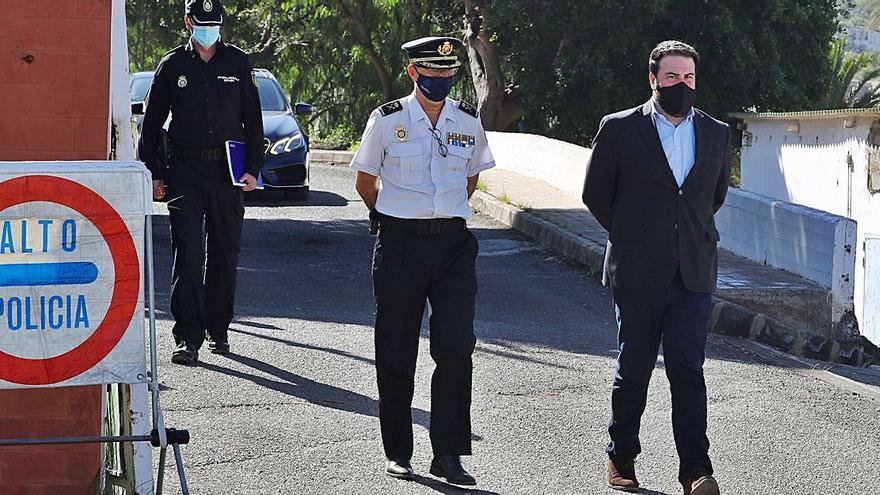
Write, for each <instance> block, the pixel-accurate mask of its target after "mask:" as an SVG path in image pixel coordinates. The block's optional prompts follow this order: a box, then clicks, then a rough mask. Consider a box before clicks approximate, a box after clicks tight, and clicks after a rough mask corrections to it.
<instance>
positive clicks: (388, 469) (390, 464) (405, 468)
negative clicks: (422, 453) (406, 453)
mask: <svg viewBox="0 0 880 495" xmlns="http://www.w3.org/2000/svg"><path fill="white" fill-rule="evenodd" d="M385 474H387V475H388V476H391V477H392V478H398V479H402V480H411V479H413V478H414V476H415V474H414V473H413V468H412V464H410V463H409V461H395V460H394V459H388V460H386V461H385Z"/></svg>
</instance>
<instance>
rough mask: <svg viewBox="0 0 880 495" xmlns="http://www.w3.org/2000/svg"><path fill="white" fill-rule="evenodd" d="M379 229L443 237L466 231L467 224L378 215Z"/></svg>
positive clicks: (458, 219)
mask: <svg viewBox="0 0 880 495" xmlns="http://www.w3.org/2000/svg"><path fill="white" fill-rule="evenodd" d="M378 218H379V228H380V229H382V228H386V227H389V228H391V229H398V228H399V229H403V230H408V231H410V232H415V233H416V234H421V235H443V234H454V233H456V232H462V231H464V230H466V229H467V222H466V221H465V219H464V218H458V217H456V218H430V219H408V218H397V217H389V216H388V215H383V214H381V213H379V214H378Z"/></svg>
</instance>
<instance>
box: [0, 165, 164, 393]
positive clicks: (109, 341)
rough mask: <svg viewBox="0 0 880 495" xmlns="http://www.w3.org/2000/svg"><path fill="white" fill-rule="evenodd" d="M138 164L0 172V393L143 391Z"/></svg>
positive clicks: (141, 179) (146, 196)
mask: <svg viewBox="0 0 880 495" xmlns="http://www.w3.org/2000/svg"><path fill="white" fill-rule="evenodd" d="M150 214H152V203H151V179H150V173H149V172H148V171H147V170H146V169H145V168H144V167H143V165H141V164H140V163H137V162H49V163H38V162H31V163H3V165H2V166H0V389H2V388H24V387H55V386H68V385H87V384H102V383H136V382H144V381H146V361H145V352H144V319H143V314H144V301H143V280H144V272H143V271H144V267H143V263H142V260H143V246H144V217H145V215H150Z"/></svg>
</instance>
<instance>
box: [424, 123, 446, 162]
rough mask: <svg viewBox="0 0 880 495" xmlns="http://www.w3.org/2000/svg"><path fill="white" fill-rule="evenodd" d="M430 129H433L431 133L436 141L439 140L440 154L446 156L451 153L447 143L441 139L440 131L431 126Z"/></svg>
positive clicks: (438, 149) (438, 148)
mask: <svg viewBox="0 0 880 495" xmlns="http://www.w3.org/2000/svg"><path fill="white" fill-rule="evenodd" d="M428 130H429V131H431V135H432V136H434V141H437V151H439V152H440V156H442V157H443V158H446V155H447V154H449V148H447V147H446V145H445V144H443V140H442V139H440V131H438V130H437V129H434V128H433V127H429V128H428Z"/></svg>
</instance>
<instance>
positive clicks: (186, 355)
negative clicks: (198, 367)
mask: <svg viewBox="0 0 880 495" xmlns="http://www.w3.org/2000/svg"><path fill="white" fill-rule="evenodd" d="M198 361H199V351H197V350H196V349H195V348H194V347H190V346H188V345H186V343H181V344H179V345H178V346H177V349H174V352H172V353H171V362H172V363H174V364H182V365H185V366H194V365H195V364H196V363H197V362H198Z"/></svg>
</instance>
